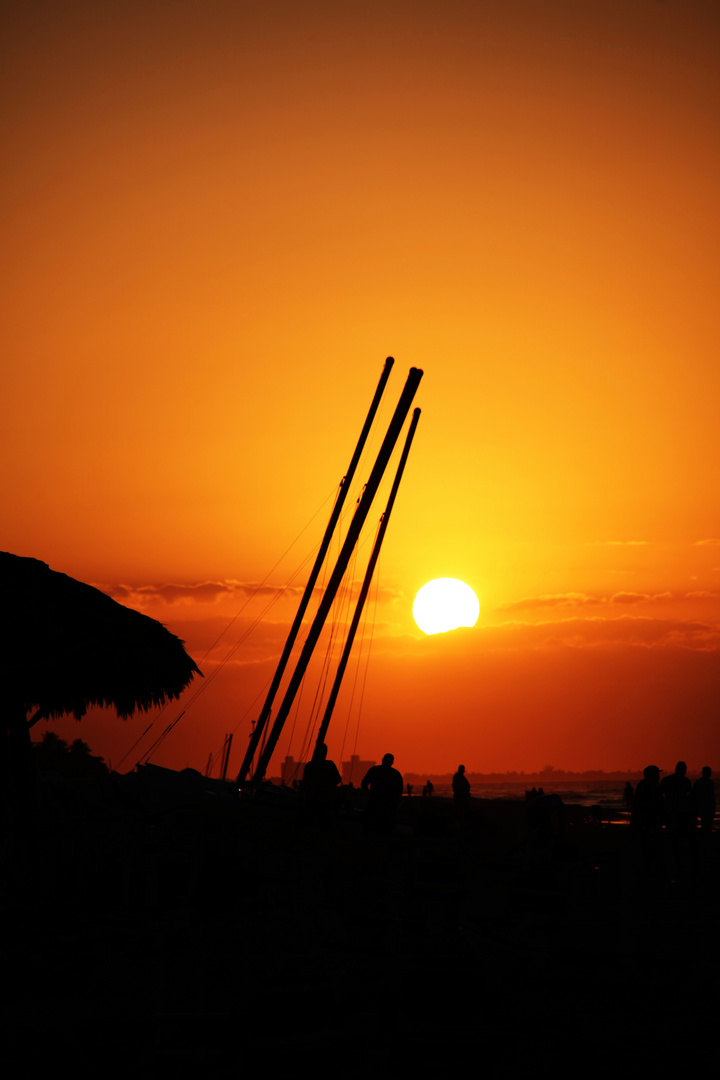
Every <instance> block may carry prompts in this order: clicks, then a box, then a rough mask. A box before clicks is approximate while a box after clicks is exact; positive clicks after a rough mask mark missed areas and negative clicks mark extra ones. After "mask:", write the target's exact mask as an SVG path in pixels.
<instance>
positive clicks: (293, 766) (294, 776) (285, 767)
mask: <svg viewBox="0 0 720 1080" xmlns="http://www.w3.org/2000/svg"><path fill="white" fill-rule="evenodd" d="M304 771H305V766H304V765H303V764H302V762H300V761H296V760H295V758H294V757H291V756H290V755H289V754H288V756H287V757H286V758H285V760H284V761H283V763H282V765H281V766H280V779H281V780H282V782H283V784H287V785H288V787H290V785H291V784H292V782H293V780H302V776H303V772H304Z"/></svg>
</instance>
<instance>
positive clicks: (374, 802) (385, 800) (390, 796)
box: [361, 754, 403, 832]
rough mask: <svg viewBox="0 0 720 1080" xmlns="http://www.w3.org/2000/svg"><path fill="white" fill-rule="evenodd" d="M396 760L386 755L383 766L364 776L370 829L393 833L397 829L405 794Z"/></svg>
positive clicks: (367, 820)
mask: <svg viewBox="0 0 720 1080" xmlns="http://www.w3.org/2000/svg"><path fill="white" fill-rule="evenodd" d="M394 761H395V758H394V756H393V755H392V754H385V756H384V757H383V759H382V764H381V765H373V766H372V767H371V768H370V769H368V771H367V772H366V773H365V775H364V776H363V780H362V785H361V786H362V789H363V791H365V792H366V793H367V794H368V796H369V798H368V805H367V810H366V811H365V820H366V822H367V826H368V828H370V829H375V830H376V831H378V832H391V831H392V830H393V829H394V827H395V815H396V813H397V804H398V801H399V800H400V798H401V796H402V793H403V778H402V773H401V772H398V770H397V769H394V768H393V762H394Z"/></svg>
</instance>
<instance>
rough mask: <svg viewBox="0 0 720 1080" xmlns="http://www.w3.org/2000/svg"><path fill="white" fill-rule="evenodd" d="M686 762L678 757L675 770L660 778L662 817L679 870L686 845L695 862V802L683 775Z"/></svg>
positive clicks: (678, 870) (681, 868) (688, 782)
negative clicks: (663, 816) (663, 813)
mask: <svg viewBox="0 0 720 1080" xmlns="http://www.w3.org/2000/svg"><path fill="white" fill-rule="evenodd" d="M686 772H687V765H686V764H685V762H684V761H678V763H677V765H676V766H675V772H673V773H671V774H670V775H669V776H664V777H663V778H662V780H661V781H660V797H661V798H662V801H663V808H664V811H665V821H666V824H667V828H668V832H669V833H670V843H671V846H672V852H673V857H674V860H675V868H676V872H677V873H678V874H680V873H682V871H683V864H682V858H683V856H682V853H683V850H684V849H685V850H687V848H688V846H689V850H690V857H691V860H692V863H693V868H694V864H695V854H696V853H695V836H694V833H695V802H694V799H693V788H692V784H691V783H690V780H689V779H688V777H687V776H686V775H685V774H686Z"/></svg>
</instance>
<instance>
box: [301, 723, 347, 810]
mask: <svg viewBox="0 0 720 1080" xmlns="http://www.w3.org/2000/svg"><path fill="white" fill-rule="evenodd" d="M327 753H328V748H327V746H326V745H325V743H319V744H318V745H317V746H316V747H315V753H314V754H313V756H312V758H311V759H310V761H308V763H307V765H306V766H305V772H304V773H303V778H302V783H301V785H300V792H301V794H302V796H303V801H304V805H305V810H306V813H307V817H309V818H310V819H311V820H314V821H317V822H319V824H321V825H327V824H328V823H329V821H330V814H331V812H332V811H333V810H334V809H335V804H336V802H337V797H338V785H339V784H341V783H342V777H341V775H340V773H339V772H338V767H337V765H336V764H335V762H334V761H330V760H328V756H327Z"/></svg>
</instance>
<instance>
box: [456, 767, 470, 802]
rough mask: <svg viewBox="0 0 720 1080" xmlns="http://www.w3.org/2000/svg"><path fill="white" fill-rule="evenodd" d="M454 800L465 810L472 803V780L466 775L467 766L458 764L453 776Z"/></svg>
mask: <svg viewBox="0 0 720 1080" xmlns="http://www.w3.org/2000/svg"><path fill="white" fill-rule="evenodd" d="M452 789H453V802H454V803H455V806H456V807H457V808H458V810H465V809H467V807H468V806H469V805H470V781H469V780H468V778H467V776H466V775H465V766H464V765H458V770H457V772H456V773H455V775H454V776H453V778H452Z"/></svg>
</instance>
